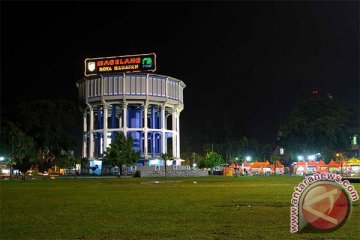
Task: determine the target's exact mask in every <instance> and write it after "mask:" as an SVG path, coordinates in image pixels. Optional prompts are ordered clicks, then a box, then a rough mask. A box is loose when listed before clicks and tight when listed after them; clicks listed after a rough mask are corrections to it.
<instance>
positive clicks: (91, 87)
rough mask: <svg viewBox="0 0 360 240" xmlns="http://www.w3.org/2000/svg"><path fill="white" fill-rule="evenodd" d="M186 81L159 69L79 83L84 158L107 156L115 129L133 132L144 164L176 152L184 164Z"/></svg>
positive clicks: (86, 78) (104, 76)
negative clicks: (182, 121)
mask: <svg viewBox="0 0 360 240" xmlns="http://www.w3.org/2000/svg"><path fill="white" fill-rule="evenodd" d="M184 88H185V84H184V82H182V81H181V80H178V79H175V78H172V77H169V76H162V75H158V74H153V73H115V74H114V73H112V74H103V75H95V76H91V77H85V78H84V79H82V81H80V82H79V83H78V89H79V97H80V101H81V102H83V106H84V107H83V144H82V157H86V158H88V159H89V160H97V159H101V158H103V156H104V151H105V150H106V148H107V147H109V146H110V144H111V142H112V141H113V139H114V137H115V133H124V134H125V135H126V136H129V135H131V136H132V137H133V139H134V147H133V149H134V150H136V151H140V156H141V161H139V163H144V165H148V164H149V160H155V161H156V159H159V158H160V155H161V154H162V153H171V154H172V155H173V157H174V159H175V160H176V164H180V162H181V159H180V113H181V111H182V110H183V108H184V101H183V90H184Z"/></svg>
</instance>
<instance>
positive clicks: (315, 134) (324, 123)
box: [280, 96, 359, 162]
mask: <svg viewBox="0 0 360 240" xmlns="http://www.w3.org/2000/svg"><path fill="white" fill-rule="evenodd" d="M351 116H353V113H352V112H351V111H349V110H347V109H346V108H344V107H343V106H341V105H340V104H338V103H337V102H336V101H335V100H333V99H332V98H328V97H321V96H312V97H310V98H307V99H305V100H302V101H300V102H299V103H298V104H297V105H296V106H295V107H294V109H293V111H292V112H291V114H290V115H289V117H288V120H287V121H286V122H285V123H284V124H283V126H282V127H281V135H282V137H281V139H280V142H281V145H282V146H284V147H285V149H286V151H285V154H286V155H287V157H288V158H290V159H296V156H297V155H299V154H301V155H306V154H314V153H321V155H322V156H323V158H324V159H325V160H326V161H327V162H328V161H329V160H330V159H331V158H333V157H334V155H335V152H336V151H342V152H345V151H347V150H348V149H349V147H350V142H349V136H351V134H354V131H355V130H354V129H356V128H354V126H359V125H358V123H355V122H353V121H354V120H351V119H352V118H351ZM349 126H352V127H351V128H350V127H349ZM357 131H358V130H357Z"/></svg>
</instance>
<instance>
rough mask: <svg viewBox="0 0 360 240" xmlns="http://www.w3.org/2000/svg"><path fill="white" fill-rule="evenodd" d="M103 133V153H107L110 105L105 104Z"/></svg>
mask: <svg viewBox="0 0 360 240" xmlns="http://www.w3.org/2000/svg"><path fill="white" fill-rule="evenodd" d="M103 121H104V122H103V123H104V124H103V126H104V128H103V133H104V140H103V151H104V152H105V151H106V148H107V133H108V104H107V103H105V102H104V111H103Z"/></svg>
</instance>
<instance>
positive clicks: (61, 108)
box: [13, 100, 80, 157]
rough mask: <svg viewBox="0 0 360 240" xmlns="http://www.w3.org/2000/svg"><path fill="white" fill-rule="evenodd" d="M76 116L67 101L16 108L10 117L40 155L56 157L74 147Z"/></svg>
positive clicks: (41, 101)
mask: <svg viewBox="0 0 360 240" xmlns="http://www.w3.org/2000/svg"><path fill="white" fill-rule="evenodd" d="M77 114H80V111H78V109H77V108H76V106H75V105H74V103H73V102H71V101H68V100H35V101H30V102H23V103H20V104H18V105H17V106H16V108H15V112H14V114H13V115H14V116H15V121H16V122H17V123H18V124H19V126H20V128H21V129H22V130H23V131H24V132H25V133H26V134H27V135H29V136H32V137H33V139H34V141H35V143H36V148H37V150H38V152H40V154H46V155H51V156H53V157H57V156H59V155H61V154H62V152H63V151H65V152H69V151H71V150H73V149H74V148H75V146H76V145H77V140H76V137H75V132H76V131H77V129H78V127H77V126H76V123H77V122H76V119H77ZM79 116H80V115H79ZM78 119H80V117H78Z"/></svg>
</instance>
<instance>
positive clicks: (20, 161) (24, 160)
mask: <svg viewBox="0 0 360 240" xmlns="http://www.w3.org/2000/svg"><path fill="white" fill-rule="evenodd" d="M14 162H15V165H14V168H15V169H18V170H19V171H21V173H22V180H25V174H26V172H27V171H28V170H30V169H31V167H32V166H33V164H34V162H33V161H32V158H31V157H30V156H25V157H14Z"/></svg>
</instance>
